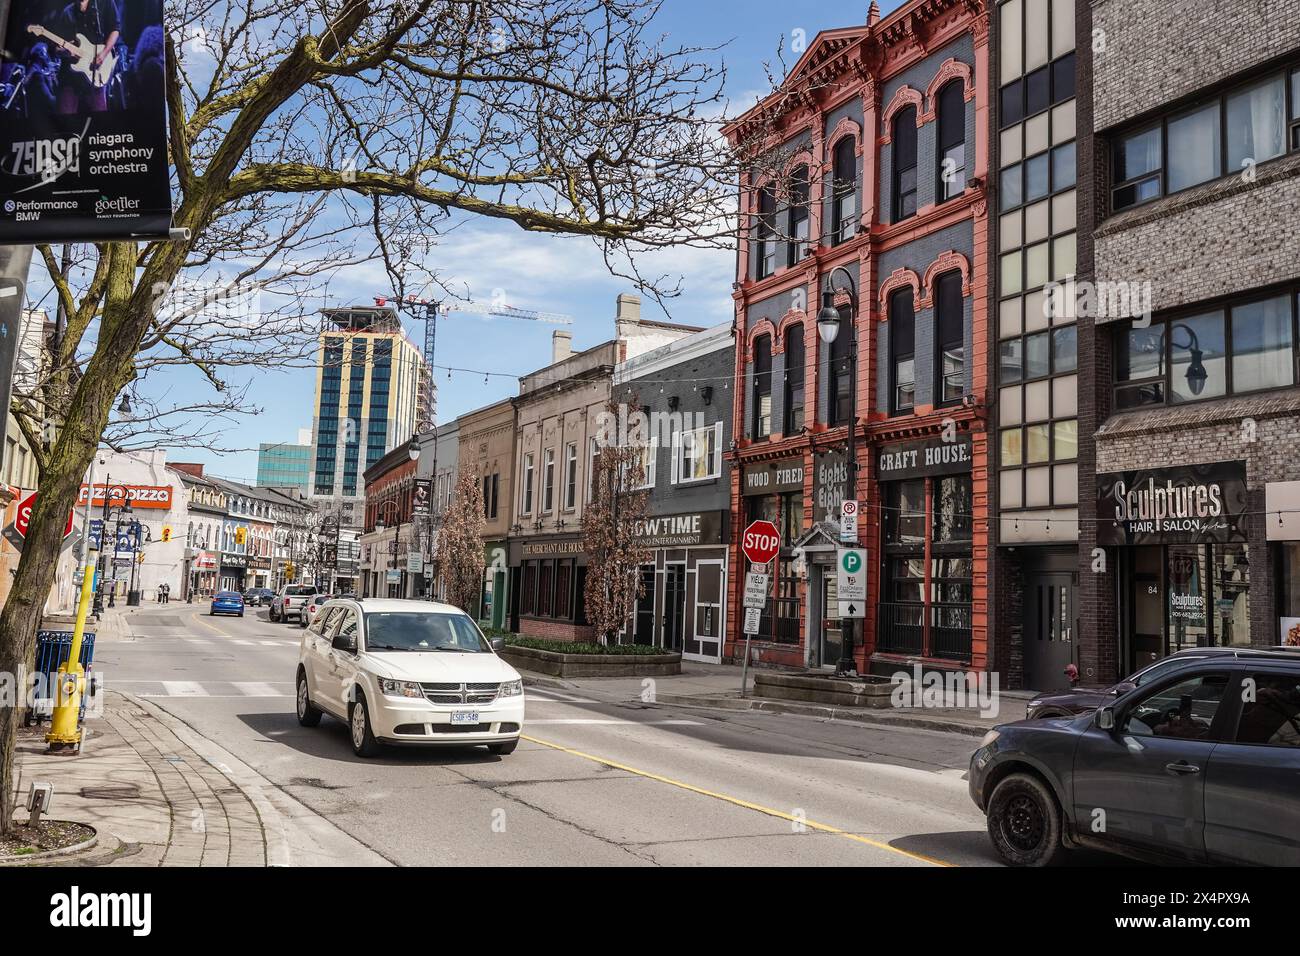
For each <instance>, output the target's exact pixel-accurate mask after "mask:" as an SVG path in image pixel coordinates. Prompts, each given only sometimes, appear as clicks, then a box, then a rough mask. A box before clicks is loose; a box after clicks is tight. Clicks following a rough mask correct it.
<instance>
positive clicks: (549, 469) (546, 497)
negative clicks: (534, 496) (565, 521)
mask: <svg viewBox="0 0 1300 956" xmlns="http://www.w3.org/2000/svg"><path fill="white" fill-rule="evenodd" d="M542 461H543V462H544V464H543V465H542V512H543V513H544V514H549V513H550V512H551V510H552V509H554V507H555V450H554V449H551V448H548V449H546V451H545V452H543V453H542Z"/></svg>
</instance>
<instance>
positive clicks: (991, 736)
mask: <svg viewBox="0 0 1300 956" xmlns="http://www.w3.org/2000/svg"><path fill="white" fill-rule="evenodd" d="M1001 736H1002V735H1001V734H1000V733H998V732H997V731H996V730H990V731H989V732H988V733H987V734H985V735H984V739H983V740H981V741H980V745H979V747H978V748H977V749H979V750H983V749H984V748H985V747H987V746H988V745H989V744H991V743H993V741H995V740H997V739H998V738H999V737H1001Z"/></svg>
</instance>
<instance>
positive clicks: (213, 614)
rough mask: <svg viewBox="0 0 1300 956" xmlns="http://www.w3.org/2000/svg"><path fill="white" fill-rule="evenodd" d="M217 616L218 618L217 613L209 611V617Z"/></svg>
mask: <svg viewBox="0 0 1300 956" xmlns="http://www.w3.org/2000/svg"><path fill="white" fill-rule="evenodd" d="M216 616H217V612H216V611H208V617H216Z"/></svg>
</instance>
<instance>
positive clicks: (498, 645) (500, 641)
mask: <svg viewBox="0 0 1300 956" xmlns="http://www.w3.org/2000/svg"><path fill="white" fill-rule="evenodd" d="M488 643H489V644H491V645H492V650H494V651H496V652H497V653H498V654H500V653H501V652H502V651H504V650H505V649H506V639H505V638H504V637H494V638H492V640H490V641H488Z"/></svg>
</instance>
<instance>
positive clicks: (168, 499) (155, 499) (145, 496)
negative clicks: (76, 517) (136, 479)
mask: <svg viewBox="0 0 1300 956" xmlns="http://www.w3.org/2000/svg"><path fill="white" fill-rule="evenodd" d="M107 487H108V486H107V485H95V492H94V496H93V497H92V498H91V501H90V504H91V506H92V507H96V508H98V507H101V506H102V505H103V504H104V495H105V493H106V491H107ZM123 491H125V492H126V501H129V502H131V507H132V508H158V509H161V510H167V509H169V508H171V506H172V488H171V485H119V484H118V483H117V482H114V483H113V497H112V500H111V501H110V502H109V504H110V505H120V504H122V503H123V498H122V492H123ZM89 492H90V486H89V485H82V486H81V493H80V494H79V495H78V496H77V507H78V508H80V507H81V506H82V505H84V504H85V503H86V495H87V494H88V493H89Z"/></svg>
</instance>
